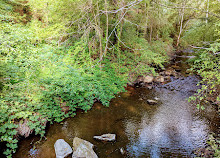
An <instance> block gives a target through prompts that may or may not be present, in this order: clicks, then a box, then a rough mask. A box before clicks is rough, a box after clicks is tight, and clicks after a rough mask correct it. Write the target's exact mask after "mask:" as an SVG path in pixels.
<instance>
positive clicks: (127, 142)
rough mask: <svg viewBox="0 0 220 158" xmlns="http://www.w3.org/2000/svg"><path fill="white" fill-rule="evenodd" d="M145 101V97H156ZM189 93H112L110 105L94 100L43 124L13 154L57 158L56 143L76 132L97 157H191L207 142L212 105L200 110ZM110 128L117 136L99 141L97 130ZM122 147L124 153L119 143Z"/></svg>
mask: <svg viewBox="0 0 220 158" xmlns="http://www.w3.org/2000/svg"><path fill="white" fill-rule="evenodd" d="M155 97H157V98H158V99H159V100H158V104H157V105H149V104H148V103H147V101H146V100H147V99H155ZM187 97H188V96H187V95H186V94H184V93H181V92H179V91H171V90H168V89H165V88H154V89H152V90H148V89H146V88H130V89H129V90H128V92H125V93H121V94H119V95H117V96H116V98H115V99H113V100H112V101H111V103H110V106H109V107H104V106H102V105H101V104H100V103H95V104H94V106H93V108H92V109H91V110H90V111H88V112H87V113H83V112H80V111H78V112H77V115H76V116H75V117H74V118H69V119H66V120H65V121H63V122H62V124H58V123H55V124H53V125H50V126H49V127H48V129H47V133H46V138H47V139H46V140H42V141H40V143H36V141H38V140H39V137H37V136H30V137H28V138H26V139H23V140H21V141H20V143H19V149H18V150H17V152H16V154H15V155H14V157H15V158H26V157H31V158H55V157H56V156H55V151H54V143H55V141H56V140H57V139H64V140H65V141H66V142H68V143H69V144H70V145H71V146H72V141H73V138H74V137H79V138H82V139H84V140H87V141H90V142H91V143H93V144H94V145H95V149H94V151H95V152H96V153H97V155H98V156H99V157H100V158H106V157H110V158H120V157H132V158H139V157H140V158H142V157H152V158H159V157H194V156H195V155H194V154H193V151H194V150H196V149H198V148H203V147H205V145H206V144H205V142H206V140H207V139H208V134H209V132H212V131H215V130H216V128H217V127H216V126H215V125H213V122H215V121H216V117H215V116H217V115H216V113H215V110H214V109H212V108H209V109H208V110H205V111H203V112H200V111H198V110H197V109H196V108H195V107H194V105H191V104H190V103H189V102H188V101H187ZM106 133H114V134H116V135H117V138H116V141H115V142H101V141H97V140H94V139H93V136H95V135H101V134H106ZM121 148H123V149H124V150H125V151H126V153H125V154H124V155H122V154H121V153H120V149H121Z"/></svg>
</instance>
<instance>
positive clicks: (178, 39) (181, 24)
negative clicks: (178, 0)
mask: <svg viewBox="0 0 220 158" xmlns="http://www.w3.org/2000/svg"><path fill="white" fill-rule="evenodd" d="M184 8H185V1H184V2H183V8H182V9H181V13H180V14H181V21H180V31H179V35H178V38H177V42H176V46H177V47H178V46H179V43H180V37H181V33H182V31H183V17H184V11H185V9H184Z"/></svg>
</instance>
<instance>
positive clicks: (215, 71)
mask: <svg viewBox="0 0 220 158" xmlns="http://www.w3.org/2000/svg"><path fill="white" fill-rule="evenodd" d="M219 46H220V44H219V43H215V44H212V45H211V47H210V48H207V50H205V51H202V52H201V53H200V54H199V55H198V57H197V58H196V59H194V60H193V66H192V68H191V70H192V71H194V72H196V73H197V74H199V75H200V76H201V77H202V81H201V82H200V84H201V85H202V88H201V89H198V91H197V93H196V94H195V96H193V97H190V100H194V101H196V102H197V108H200V106H201V105H200V103H201V102H202V101H206V100H211V101H213V102H217V101H218V100H219V91H220V87H219V85H220V73H219V70H220V67H219V66H220V56H219V55H218V54H216V55H215V53H216V52H217V51H218V50H219V48H220V47H219ZM206 102H207V101H206ZM201 108H202V109H204V107H203V106H201Z"/></svg>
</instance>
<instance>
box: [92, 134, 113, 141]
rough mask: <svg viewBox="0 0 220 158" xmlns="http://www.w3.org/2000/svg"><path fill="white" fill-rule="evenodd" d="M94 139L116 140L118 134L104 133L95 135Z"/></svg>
mask: <svg viewBox="0 0 220 158" xmlns="http://www.w3.org/2000/svg"><path fill="white" fill-rule="evenodd" d="M93 138H94V139H98V140H101V141H110V142H111V141H115V140H116V135H115V134H103V135H101V136H94V137H93Z"/></svg>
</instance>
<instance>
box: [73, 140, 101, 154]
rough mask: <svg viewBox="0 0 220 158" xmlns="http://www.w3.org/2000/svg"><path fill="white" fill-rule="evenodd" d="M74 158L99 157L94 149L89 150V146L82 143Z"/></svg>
mask: <svg viewBox="0 0 220 158" xmlns="http://www.w3.org/2000/svg"><path fill="white" fill-rule="evenodd" d="M72 158H98V156H97V155H96V153H95V152H94V151H93V149H92V148H90V147H89V148H88V145H86V144H82V143H81V144H80V145H79V146H78V147H77V149H76V151H74V152H73V155H72Z"/></svg>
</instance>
